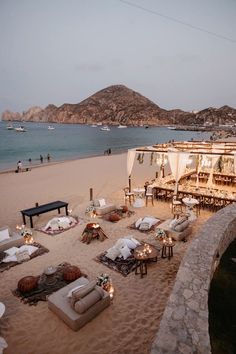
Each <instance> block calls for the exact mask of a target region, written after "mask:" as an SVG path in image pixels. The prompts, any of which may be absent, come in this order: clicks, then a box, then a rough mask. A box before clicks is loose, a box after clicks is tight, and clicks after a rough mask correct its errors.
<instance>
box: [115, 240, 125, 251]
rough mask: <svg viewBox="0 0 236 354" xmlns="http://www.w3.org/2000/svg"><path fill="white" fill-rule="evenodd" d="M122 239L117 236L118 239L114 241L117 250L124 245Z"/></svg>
mask: <svg viewBox="0 0 236 354" xmlns="http://www.w3.org/2000/svg"><path fill="white" fill-rule="evenodd" d="M124 246H125V244H124V240H123V239H122V238H119V240H117V241H116V243H115V245H114V247H115V248H117V249H118V250H120V249H121V247H124Z"/></svg>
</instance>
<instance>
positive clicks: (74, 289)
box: [66, 284, 85, 297]
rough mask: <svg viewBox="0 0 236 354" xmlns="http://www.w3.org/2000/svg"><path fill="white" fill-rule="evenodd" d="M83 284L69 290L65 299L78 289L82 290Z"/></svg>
mask: <svg viewBox="0 0 236 354" xmlns="http://www.w3.org/2000/svg"><path fill="white" fill-rule="evenodd" d="M84 285H85V284H82V285H78V286H76V287H75V288H73V289H71V290H70V291H69V292H68V294H67V295H66V296H67V297H72V293H73V292H74V291H76V290H78V289H80V288H82V287H83V286H84Z"/></svg>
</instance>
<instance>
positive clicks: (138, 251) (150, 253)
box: [134, 243, 158, 278]
mask: <svg viewBox="0 0 236 354" xmlns="http://www.w3.org/2000/svg"><path fill="white" fill-rule="evenodd" d="M157 256H158V250H157V249H156V248H155V247H153V246H152V245H149V244H147V243H144V244H143V245H140V246H138V247H136V248H135V250H134V258H135V259H136V261H137V267H136V269H135V274H140V276H141V278H143V276H144V275H147V263H148V262H157Z"/></svg>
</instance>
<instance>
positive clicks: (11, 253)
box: [4, 247, 19, 256]
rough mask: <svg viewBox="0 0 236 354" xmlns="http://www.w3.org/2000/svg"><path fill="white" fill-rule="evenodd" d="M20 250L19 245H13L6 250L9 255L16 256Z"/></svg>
mask: <svg viewBox="0 0 236 354" xmlns="http://www.w3.org/2000/svg"><path fill="white" fill-rule="evenodd" d="M18 251H19V248H17V247H11V248H8V250H5V251H4V252H5V253H6V254H7V255H8V256H14V255H15V254H16V252H18Z"/></svg>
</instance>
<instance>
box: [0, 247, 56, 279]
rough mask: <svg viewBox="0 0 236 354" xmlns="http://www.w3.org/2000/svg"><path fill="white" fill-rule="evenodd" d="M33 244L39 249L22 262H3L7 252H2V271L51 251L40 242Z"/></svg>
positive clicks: (0, 268)
mask: <svg viewBox="0 0 236 354" xmlns="http://www.w3.org/2000/svg"><path fill="white" fill-rule="evenodd" d="M32 246H35V247H38V250H37V251H35V252H34V253H32V254H31V255H30V258H29V259H26V260H24V261H22V262H8V263H4V262H2V260H3V258H5V257H6V253H5V252H0V273H1V272H4V270H8V269H10V268H11V267H14V266H16V265H18V264H21V263H23V262H28V261H30V260H31V259H32V258H35V257H38V256H41V255H42V254H44V253H47V252H49V250H48V249H47V248H46V247H44V246H42V245H41V244H40V243H37V242H34V243H32Z"/></svg>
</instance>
